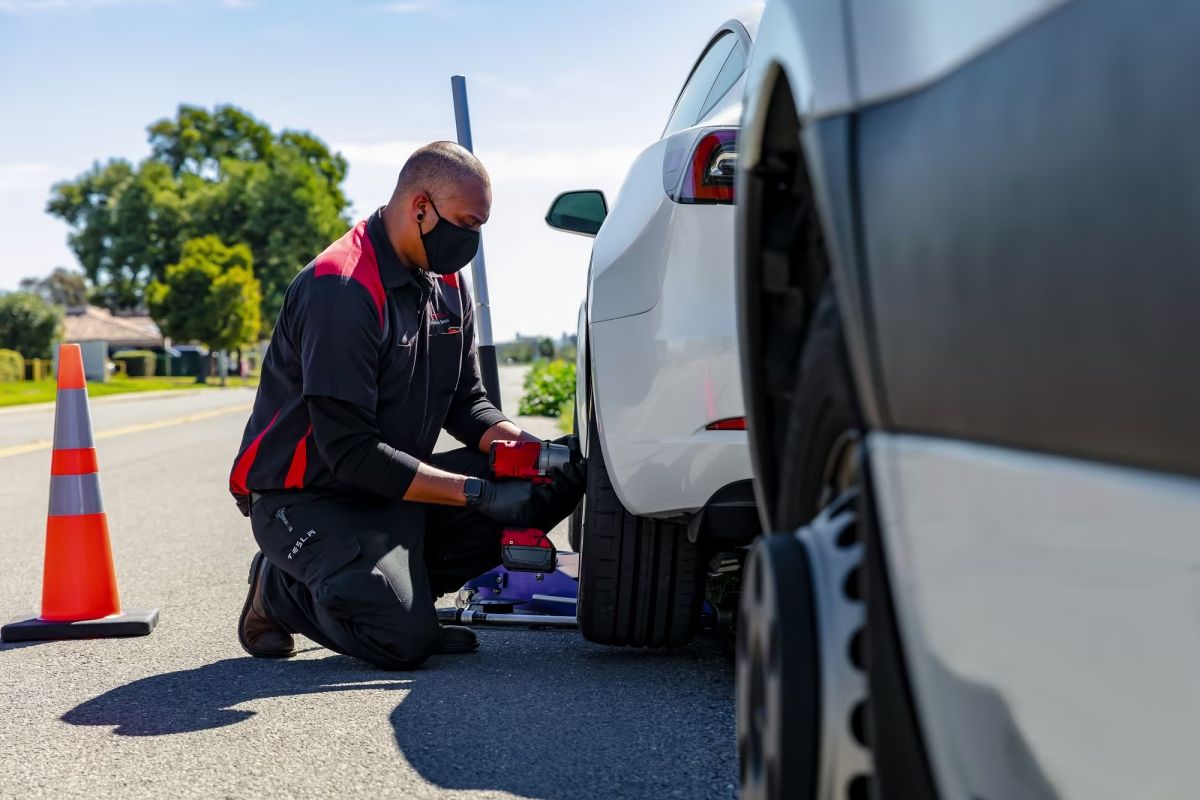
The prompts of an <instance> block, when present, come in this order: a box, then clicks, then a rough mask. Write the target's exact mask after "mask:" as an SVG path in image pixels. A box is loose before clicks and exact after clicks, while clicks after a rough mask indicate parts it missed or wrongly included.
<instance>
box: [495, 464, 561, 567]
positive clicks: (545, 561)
mask: <svg viewBox="0 0 1200 800" xmlns="http://www.w3.org/2000/svg"><path fill="white" fill-rule="evenodd" d="M488 463H489V465H490V467H491V471H492V475H493V476H494V477H496V478H510V479H517V480H525V481H529V482H531V483H535V484H546V483H551V482H553V480H554V478H553V477H552V475H553V473H554V470H556V469H561V468H563V467H565V466H566V465H567V464H569V463H571V448H569V447H567V446H566V445H563V444H551V443H550V442H492V447H491V452H490V453H489V455H488ZM500 557H501V562H502V563H503V564H504V567H505V568H506V569H511V570H517V571H519V572H553V571H554V568H555V566H556V565H557V563H558V551H557V550H555V548H554V544H553V543H552V542H551V541H550V537H548V536H547V535H546V532H545V531H539V530H537V529H536V528H505V529H504V532H503V533H502V534H501V539H500Z"/></svg>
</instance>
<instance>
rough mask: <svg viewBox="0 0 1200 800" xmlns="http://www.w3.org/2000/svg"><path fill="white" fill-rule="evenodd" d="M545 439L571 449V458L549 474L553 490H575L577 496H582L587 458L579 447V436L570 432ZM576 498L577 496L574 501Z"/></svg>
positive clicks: (566, 491)
mask: <svg viewBox="0 0 1200 800" xmlns="http://www.w3.org/2000/svg"><path fill="white" fill-rule="evenodd" d="M546 441H547V442H549V443H550V444H561V445H563V446H564V447H566V448H568V449H569V450H570V451H571V460H570V461H569V462H568V463H567V464H566V465H565V466H563V467H562V468H560V469H557V470H555V472H554V474H553V475H552V476H551V477H552V478H554V489H555V491H556V492H565V493H571V492H576V493H578V495H579V497H582V496H583V490H584V488H585V487H586V485H587V459H585V458H584V457H583V451H582V450H581V449H580V448H579V437H578V436H576V435H575V434H573V433H570V434H567V435H566V436H560V437H558V438H557V439H547V440H546ZM578 499H579V498H578V497H577V498H576V502H578Z"/></svg>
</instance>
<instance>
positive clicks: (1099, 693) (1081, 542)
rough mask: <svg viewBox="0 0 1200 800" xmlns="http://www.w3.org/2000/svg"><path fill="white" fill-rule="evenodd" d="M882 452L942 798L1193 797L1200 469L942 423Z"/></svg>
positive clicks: (894, 573) (879, 443)
mask: <svg viewBox="0 0 1200 800" xmlns="http://www.w3.org/2000/svg"><path fill="white" fill-rule="evenodd" d="M869 449H870V463H871V466H872V475H873V477H874V479H875V486H876V488H877V491H876V497H875V499H876V502H877V505H878V507H879V513H880V518H881V521H882V524H883V526H884V528H885V530H886V532H887V536H886V545H887V546H886V550H887V552H886V555H887V558H888V567H889V570H888V571H889V576H890V578H891V582H892V587H893V600H894V601H895V606H896V610H897V616H898V618H899V621H900V628H901V632H902V637H903V640H904V645H905V647H904V649H905V652H906V655H907V660H908V664H909V672H910V675H912V676H913V680H914V683H915V686H914V687H913V689H914V692H915V694H916V697H917V700H918V704H919V707H920V710H921V715H922V723H923V727H924V730H925V734H926V739H927V744H928V745H929V747H930V750H931V756H932V760H933V762H934V764H935V766H936V770H935V772H936V774H937V776H938V781H939V783H940V792H941V796H942V797H947V798H950V797H1020V798H1022V799H1023V800H1025V799H1026V798H1028V800H1037V799H1038V798H1043V797H1046V798H1048V797H1055V796H1061V797H1087V798H1092V799H1094V800H1104V799H1105V798H1112V800H1119V799H1121V800H1123V799H1124V798H1130V797H1194V796H1195V795H1196V789H1197V787H1200V762H1198V761H1197V760H1196V759H1195V757H1194V750H1195V747H1194V741H1195V736H1194V733H1193V732H1194V729H1195V720H1196V718H1197V717H1198V716H1200V694H1198V693H1197V692H1196V691H1195V673H1196V670H1195V665H1196V664H1197V663H1198V662H1200V635H1198V634H1197V631H1196V609H1197V607H1198V606H1197V599H1198V598H1200V571H1198V570H1197V568H1196V565H1197V564H1200V480H1197V479H1195V478H1189V477H1182V476H1176V475H1168V474H1163V473H1155V472H1150V471H1143V470H1138V469H1132V468H1126V467H1115V466H1108V465H1101V464H1096V463H1093V462H1087V461H1082V460H1074V459H1066V458H1061V457H1057V456H1048V455H1040V454H1034V453H1029V452H1025V451H1020V450H1010V449H1003V448H996V447H989V446H986V445H981V444H975V443H964V442H953V441H948V440H944V439H936V438H930V437H917V436H906V435H893V434H883V433H875V434H872V435H871V436H870V443H869ZM1001 754H1002V756H1001ZM1106 765H1107V766H1106Z"/></svg>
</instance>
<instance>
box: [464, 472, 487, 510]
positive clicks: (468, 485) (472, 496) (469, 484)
mask: <svg viewBox="0 0 1200 800" xmlns="http://www.w3.org/2000/svg"><path fill="white" fill-rule="evenodd" d="M482 495H483V481H482V480H480V479H479V478H467V479H466V481H464V482H463V497H465V498H466V499H467V505H468V506H475V505H478V504H479V498H480V497H481V496H482Z"/></svg>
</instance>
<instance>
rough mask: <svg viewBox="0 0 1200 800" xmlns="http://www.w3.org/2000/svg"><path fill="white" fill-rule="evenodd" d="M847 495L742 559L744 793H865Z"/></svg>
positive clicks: (762, 798)
mask: <svg viewBox="0 0 1200 800" xmlns="http://www.w3.org/2000/svg"><path fill="white" fill-rule="evenodd" d="M856 494H857V493H856V492H854V491H850V492H847V493H846V494H844V495H842V496H841V497H840V498H838V499H837V500H836V501H834V502H833V503H831V504H830V505H829V506H828V507H827V508H826V509H825V510H824V511H822V512H821V514H820V515H819V516H818V517H817V518H816V519H814V520H813V521H812V522H811V523H810V524H808V525H807V526H805V527H803V528H801V529H800V530H798V531H796V532H795V533H791V534H778V535H774V536H765V537H761V538H760V539H759V541H758V543H757V544H755V546H754V548H753V550H752V551H751V553H750V556H749V558H748V559H747V567H746V577H745V584H744V586H743V591H742V597H741V608H740V611H739V615H738V625H739V629H738V634H737V746H738V759H739V763H740V769H741V796H742V797H743V798H747V799H748V800H783V799H784V798H792V797H812V798H816V799H817V800H843V798H845V800H867V798H869V797H870V796H871V794H870V792H871V754H870V752H869V750H868V749H867V699H866V698H867V688H866V687H867V680H866V674H865V668H866V665H865V663H864V652H863V651H864V647H863V643H864V637H865V623H866V617H865V607H864V603H863V600H862V596H861V592H860V590H859V573H860V565H861V562H862V550H863V546H862V544H861V543H860V542H859V540H858V531H857V514H856V511H855V508H854V505H855V502H856Z"/></svg>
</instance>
